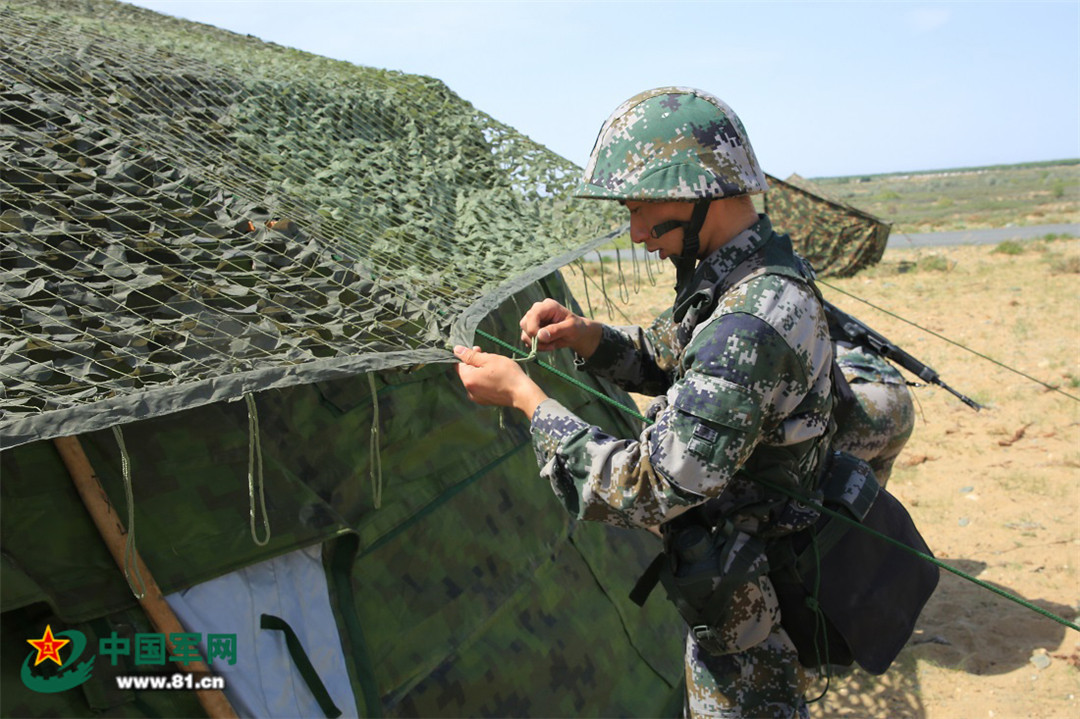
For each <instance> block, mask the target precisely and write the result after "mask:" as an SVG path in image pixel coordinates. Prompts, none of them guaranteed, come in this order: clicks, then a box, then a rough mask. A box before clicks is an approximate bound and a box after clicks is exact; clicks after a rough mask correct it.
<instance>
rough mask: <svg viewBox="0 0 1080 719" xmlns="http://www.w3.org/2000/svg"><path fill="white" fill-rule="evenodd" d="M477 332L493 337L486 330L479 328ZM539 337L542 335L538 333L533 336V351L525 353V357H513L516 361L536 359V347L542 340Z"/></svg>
mask: <svg viewBox="0 0 1080 719" xmlns="http://www.w3.org/2000/svg"><path fill="white" fill-rule="evenodd" d="M477 332H478V333H482V334H484V335H487V336H488V337H489V338H490V337H491V335H488V334H487V333H486V332H481V330H477ZM539 338H540V335H538V334H537V335H533V338H532V351H531V352H529V354H527V355H525V356H524V357H514V358H512V359H513V360H514V361H515V362H532V361H533V360H534V359H536V348H537V346H538V345H539V342H540V340H539ZM521 354H525V353H524V352H522V353H521Z"/></svg>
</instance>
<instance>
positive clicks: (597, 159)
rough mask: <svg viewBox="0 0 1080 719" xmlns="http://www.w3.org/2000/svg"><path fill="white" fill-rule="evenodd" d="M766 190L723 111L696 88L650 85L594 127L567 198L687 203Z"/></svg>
mask: <svg viewBox="0 0 1080 719" xmlns="http://www.w3.org/2000/svg"><path fill="white" fill-rule="evenodd" d="M767 189H768V184H767V183H766V181H765V173H764V172H762V170H761V167H760V166H759V165H758V161H757V157H756V156H755V155H754V148H753V147H751V146H750V138H749V137H747V134H746V129H745V128H743V125H742V122H741V121H740V120H739V117H738V116H737V115H736V114H735V113H734V112H733V111H732V110H731V108H730V107H728V106H727V105H726V104H725V103H724V102H723V101H722V100H721V99H720V98H718V97H716V96H715V95H711V94H709V93H707V92H702V91H701V90H694V89H692V88H687V87H658V88H656V89H655V90H647V91H645V92H642V93H640V94H638V95H635V96H634V97H632V98H630V99H629V100H627V101H626V102H624V103H623V104H622V105H619V107H618V108H616V110H615V112H613V113H612V114H611V117H609V118H608V120H607V122H605V123H604V126H603V127H602V128H600V134H599V136H597V138H596V144H595V145H594V146H593V150H592V154H591V155H590V156H589V164H588V166H587V167H586V168H585V177H584V179H583V181H582V183H581V185H580V186H579V187H578V189H577V191H576V192H575V193H574V195H575V196H576V197H588V198H595V199H606V200H687V201H693V200H702V199H719V198H722V197H734V196H736V195H749V194H753V193H758V192H764V191H765V190H767Z"/></svg>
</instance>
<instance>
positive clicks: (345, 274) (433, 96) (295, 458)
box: [0, 0, 682, 716]
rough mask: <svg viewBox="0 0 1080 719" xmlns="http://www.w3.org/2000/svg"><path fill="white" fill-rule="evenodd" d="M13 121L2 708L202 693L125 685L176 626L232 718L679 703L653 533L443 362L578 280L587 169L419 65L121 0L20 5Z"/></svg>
mask: <svg viewBox="0 0 1080 719" xmlns="http://www.w3.org/2000/svg"><path fill="white" fill-rule="evenodd" d="M0 143H2V144H3V146H4V150H3V152H2V153H0V198H2V200H3V202H2V211H0V318H2V320H0V347H3V349H2V350H0V379H2V380H3V394H2V395H0V443H2V444H0V449H2V451H0V497H2V503H0V549H2V555H0V556H2V564H0V571H2V575H0V612H2V614H0V622H2V624H0V627H2V634H0V657H2V660H0V714H2V715H3V716H92V715H102V716H185V715H200V714H202V712H203V709H202V708H201V706H200V704H199V703H198V701H197V699H196V696H195V694H194V693H192V692H191V691H155V690H152V689H144V688H140V687H139V686H138V685H133V684H127V685H125V684H124V683H123V681H124V680H125V678H128V679H130V678H131V677H136V678H139V677H142V678H152V677H159V676H163V675H168V674H170V673H171V672H173V671H174V668H173V666H172V665H171V664H169V663H168V661H167V660H168V659H169V657H175V659H176V661H177V662H178V663H179V664H185V663H187V662H188V660H189V659H190V658H191V654H190V653H189V652H188V651H187V650H184V651H183V652H182V651H181V649H180V647H181V646H182V645H187V647H188V649H190V650H191V652H194V649H193V648H192V647H194V646H197V647H198V649H199V651H200V652H201V655H202V657H203V658H204V659H205V660H207V661H208V662H209V663H210V664H211V669H213V670H214V672H215V673H220V675H221V676H224V677H225V678H226V679H227V680H228V683H227V685H226V687H225V694H226V696H227V697H229V699H230V701H232V702H233V706H234V707H235V708H236V710H237V711H238V712H239V713H240V714H241V715H243V716H248V715H252V716H254V715H258V716H287V715H296V714H304V715H312V714H326V715H327V716H333V715H336V714H337V713H338V712H340V713H342V714H344V715H347V716H349V715H351V716H355V715H372V716H378V715H393V716H417V715H421V716H511V715H513V716H526V715H530V716H593V715H626V716H631V715H640V716H659V715H665V714H675V713H678V712H679V711H680V708H681V707H680V701H681V689H680V682H681V674H682V661H681V636H680V635H681V624H680V620H679V619H678V617H677V615H676V614H675V613H674V610H673V609H671V608H670V607H669V606H668V604H667V603H666V602H663V601H660V600H657V599H654V600H653V601H652V602H650V603H649V604H648V605H647V606H646V608H645V609H644V610H642V609H639V608H638V607H636V606H634V605H632V604H631V603H630V602H629V600H628V598H627V593H628V591H629V589H630V588H631V586H632V585H633V582H634V581H635V580H636V578H637V576H638V574H639V573H640V571H641V570H642V569H643V567H644V566H645V565H646V563H647V562H648V561H649V560H650V559H651V558H652V555H654V554H655V552H657V551H658V549H659V546H658V545H659V543H658V541H657V540H655V539H654V538H653V537H652V536H651V535H648V534H645V533H641V532H636V533H635V532H628V531H625V530H617V529H613V528H607V527H603V526H599V525H582V524H578V523H576V522H574V521H573V520H572V519H571V518H570V517H569V516H568V515H567V514H566V513H565V512H564V511H563V510H562V509H561V508H560V506H559V505H558V503H557V502H556V501H554V498H553V497H552V496H551V490H550V488H549V487H547V486H546V485H545V484H544V483H543V482H542V481H541V480H540V479H539V478H538V472H537V467H536V461H535V458H534V456H533V453H532V450H531V447H530V440H529V434H528V427H527V424H526V423H524V422H523V421H522V420H521V419H520V418H518V417H516V416H514V415H513V413H510V412H506V411H501V410H494V409H487V408H480V407H477V406H475V405H473V404H472V403H471V402H469V401H468V400H467V398H466V397H465V396H464V392H463V390H462V389H461V387H460V384H459V383H458V381H457V379H456V373H455V370H454V367H453V363H452V360H451V356H450V353H449V352H448V349H447V345H448V344H449V343H452V342H472V341H473V340H474V339H475V338H476V337H477V330H480V329H482V330H483V331H484V332H485V333H486V334H489V335H491V336H494V337H500V338H503V339H505V340H508V341H513V339H514V338H515V336H516V329H515V328H516V324H517V319H518V317H519V316H520V314H521V309H522V308H524V307H527V306H528V305H529V304H531V303H532V302H534V301H536V300H538V299H541V298H542V297H544V296H555V297H559V298H565V299H566V301H568V302H571V303H572V302H573V298H572V297H569V293H568V291H567V289H566V285H565V284H564V283H563V280H562V278H561V276H560V275H559V273H558V268H559V267H562V266H563V265H565V264H566V263H567V262H570V261H572V260H573V259H575V258H576V257H579V256H580V255H581V254H582V253H583V252H585V251H587V250H589V249H590V248H593V247H596V246H599V245H600V244H602V243H604V242H606V241H608V240H609V238H610V236H611V235H612V234H613V233H617V232H618V227H617V223H615V222H614V221H613V220H612V218H611V217H609V216H607V215H605V214H603V213H604V212H606V210H605V209H604V208H601V207H599V206H598V205H596V204H592V205H590V204H589V203H581V204H578V203H574V202H572V201H569V200H568V199H566V195H567V193H566V189H567V188H568V187H569V186H570V184H572V182H573V181H574V179H575V177H576V174H577V168H575V167H574V166H573V165H572V164H570V163H568V162H566V161H565V160H563V159H562V158H559V157H557V156H555V155H553V154H552V153H550V152H548V151H547V150H545V149H544V148H542V147H540V146H538V145H536V144H535V143H532V142H531V141H529V140H528V138H525V137H522V136H521V135H519V134H518V133H516V132H514V131H513V130H512V128H508V127H506V126H504V125H501V124H500V123H498V122H497V121H495V120H494V119H492V118H490V117H488V116H486V115H484V114H483V113H482V112H480V111H478V110H476V109H475V108H473V107H472V106H471V105H469V104H468V103H466V102H464V101H462V100H461V99H460V98H458V97H457V96H455V95H454V94H453V93H452V92H450V91H449V90H448V89H447V88H446V87H445V86H444V85H442V83H439V82H438V81H435V80H432V79H430V78H423V77H417V76H411V75H404V74H400V73H391V72H386V71H381V70H374V69H371V68H360V67H355V66H352V65H348V64H346V63H338V62H332V61H329V60H326V59H324V58H318V57H315V56H311V55H307V54H304V53H299V52H296V51H292V50H288V49H285V48H280V47H276V46H272V45H267V44H264V43H261V42H258V41H257V40H255V39H253V38H247V37H241V36H236V35H233V34H230V33H226V32H223V31H219V30H216V29H214V28H208V27H205V26H200V25H195V24H192V23H186V22H182V21H179V20H174V19H171V18H167V17H164V16H160V15H157V14H154V13H151V12H148V11H145V10H141V9H137V8H134V7H130V6H125V5H121V4H119V3H114V2H109V1H108V0H79V1H75V0H70V1H65V2H56V1H55V0H49V1H48V2H46V1H44V0H43V1H41V2H34V1H19V2H8V3H5V4H4V5H3V6H0ZM485 342H486V340H482V341H481V342H480V343H481V344H484V343H485ZM500 351H501V350H500ZM554 364H555V365H556V366H557V367H560V368H562V369H563V370H566V371H569V372H573V371H574V370H573V369H572V368H571V363H570V362H569V358H567V357H559V358H556V359H555V360H554ZM529 371H530V372H539V371H540V370H539V369H536V368H530V370H529ZM579 376H580V377H581V378H582V379H583V381H585V382H586V383H588V384H590V385H591V386H592V387H594V388H596V389H597V390H599V391H600V392H603V393H604V394H607V395H610V396H614V397H616V398H620V399H622V400H623V402H624V403H629V400H628V398H627V397H626V396H625V395H622V394H620V393H619V392H618V391H617V390H616V389H615V388H613V387H611V386H608V385H606V384H604V383H602V382H600V381H598V380H596V379H595V378H591V377H589V376H587V375H583V374H579ZM545 386H546V387H548V388H549V389H550V390H551V392H552V394H553V395H554V396H555V397H557V398H558V399H559V400H560V401H562V402H564V403H565V404H567V405H568V406H571V407H574V408H576V409H577V410H578V411H579V412H580V413H581V414H582V416H584V417H585V418H586V419H588V420H589V421H591V422H594V423H596V424H599V425H601V426H602V427H604V428H606V429H607V430H608V431H610V432H613V433H616V434H620V435H623V436H631V435H632V434H633V433H636V432H637V430H638V427H637V426H636V423H635V422H634V421H633V420H630V419H628V418H627V417H626V415H625V414H623V413H620V412H618V411H616V410H614V409H612V408H610V407H609V406H608V405H606V404H602V403H597V402H595V401H592V400H590V399H589V398H588V397H587V396H586V395H584V394H583V393H582V392H581V391H580V390H579V389H578V388H575V387H572V386H570V385H568V384H562V383H560V382H559V381H557V380H546V381H545ZM63 437H78V439H79V442H80V444H81V446H82V447H83V448H84V450H85V453H86V455H87V458H88V459H89V462H90V464H91V465H92V467H93V470H94V472H95V473H96V475H97V478H98V480H99V481H100V484H101V486H102V488H103V491H104V493H105V494H106V496H107V499H108V502H109V504H111V506H112V507H113V508H114V510H115V512H116V514H117V516H118V517H119V518H120V520H121V521H122V522H123V525H124V529H126V530H127V533H126V535H124V536H125V538H126V540H127V545H126V548H125V550H124V558H125V560H126V561H127V564H126V565H125V566H127V567H128V569H127V571H121V570H120V569H119V568H118V566H117V564H116V563H115V562H114V561H113V558H112V557H111V556H110V554H109V552H108V551H107V550H106V547H105V544H104V542H103V540H102V539H101V536H100V535H99V532H98V530H97V529H96V528H95V526H94V524H93V523H92V522H91V521H90V519H89V515H88V513H87V510H86V508H85V506H84V505H83V503H82V501H81V500H80V497H79V495H78V494H77V493H76V491H75V489H74V487H73V485H72V482H71V479H70V478H69V473H68V470H67V469H66V468H65V466H64V464H63V463H62V461H61V459H60V455H59V454H58V453H57V450H56V447H55V446H54V441H53V440H55V439H57V438H63ZM136 555H138V556H141V557H142V558H143V559H144V560H145V563H146V567H147V568H148V569H149V572H150V573H152V576H153V579H154V580H155V581H156V582H157V584H158V585H160V587H161V590H162V591H163V592H164V593H165V594H167V595H168V600H169V604H170V606H171V607H172V609H173V611H174V612H175V613H176V614H177V616H178V617H180V619H181V620H182V621H183V623H184V625H185V633H186V635H184V636H177V637H170V639H172V640H176V642H177V643H173V644H170V645H169V648H168V649H166V650H164V651H163V648H162V645H161V642H162V640H163V636H162V632H160V631H159V630H158V629H157V628H155V627H154V626H152V625H151V624H150V623H149V621H148V619H147V617H146V616H145V615H144V614H143V612H142V611H141V610H140V608H139V605H138V603H137V601H136V598H135V594H136V593H140V592H141V591H142V590H143V588H144V587H145V586H146V584H147V580H148V578H147V577H146V576H143V575H142V573H141V572H139V571H137V566H135V565H134V564H133V562H134V559H135V557H136ZM49 633H51V634H52V635H55V636H57V637H63V638H64V639H63V641H65V642H67V643H66V644H65V646H64V647H63V648H58V651H57V656H56V658H55V659H51V660H50V659H48V658H44V659H43V656H42V654H41V652H40V651H39V653H38V654H37V655H35V653H34V652H35V649H36V648H37V645H34V644H28V642H31V641H38V642H42V641H43V640H45V639H46V638H47V637H49V636H50V634H49ZM187 635H190V636H187ZM164 655H168V656H164ZM38 659H42V661H41V663H38V662H37V660H38ZM90 659H92V660H93V663H92V664H90V663H89V660H90ZM146 686H149V685H146Z"/></svg>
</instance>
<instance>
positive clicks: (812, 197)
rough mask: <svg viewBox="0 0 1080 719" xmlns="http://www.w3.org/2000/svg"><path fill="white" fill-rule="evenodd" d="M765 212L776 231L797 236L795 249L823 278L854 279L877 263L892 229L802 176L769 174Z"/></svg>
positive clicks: (793, 237)
mask: <svg viewBox="0 0 1080 719" xmlns="http://www.w3.org/2000/svg"><path fill="white" fill-rule="evenodd" d="M767 177H768V180H769V191H768V192H766V193H765V194H764V195H763V196H762V207H763V209H764V212H766V213H768V215H769V218H770V219H771V220H772V222H773V227H776V228H777V229H778V230H779V231H781V232H785V233H787V234H789V235H791V241H792V243H793V244H794V245H795V250H796V251H797V252H798V253H799V254H800V255H802V256H803V257H805V258H806V259H807V260H809V261H810V264H811V265H812V266H813V267H814V269H815V270H816V271H817V273H818V274H819V275H820V276H822V277H828V276H830V275H832V276H836V277H848V276H850V275H853V274H855V273H856V272H858V271H859V270H861V269H864V268H866V267H870V266H872V265H874V264H877V262H879V261H880V260H881V256H882V255H883V254H884V253H885V245H886V243H887V242H888V241H889V230H890V228H891V225H890V224H889V223H887V222H884V221H882V220H881V219H879V218H877V217H874V216H873V215H871V214H869V213H867V212H863V211H862V210H860V209H858V208H857V207H853V206H852V205H849V204H848V203H846V202H844V201H843V200H840V199H838V198H835V197H831V196H829V194H828V193H826V192H825V191H824V190H823V189H822V188H820V187H818V186H817V185H815V184H813V183H812V182H810V181H809V180H806V179H804V178H802V177H799V176H798V175H792V176H791V177H789V178H788V179H787V180H781V179H779V178H776V177H773V176H771V175H767Z"/></svg>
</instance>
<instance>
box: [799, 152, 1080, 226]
mask: <svg viewBox="0 0 1080 719" xmlns="http://www.w3.org/2000/svg"><path fill="white" fill-rule="evenodd" d="M813 181H814V182H815V183H816V184H818V185H820V186H821V187H823V188H824V189H826V190H828V192H829V193H830V194H832V195H835V196H837V197H840V198H841V199H843V200H845V201H846V202H849V203H851V204H852V205H855V206H856V207H858V208H859V209H862V210H864V211H866V212H869V213H871V214H873V215H876V216H878V217H880V218H882V219H883V220H886V221H887V222H891V223H893V231H894V232H905V233H916V232H941V231H947V230H968V229H976V228H983V227H1006V226H1009V225H1013V226H1024V225H1045V224H1058V223H1065V222H1080V159H1067V160H1054V161H1047V162H1025V163H1021V164H1016V165H990V166H987V167H963V168H954V169H946V170H923V171H919V172H897V173H887V174H877V175H852V176H849V177H816V178H813Z"/></svg>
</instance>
